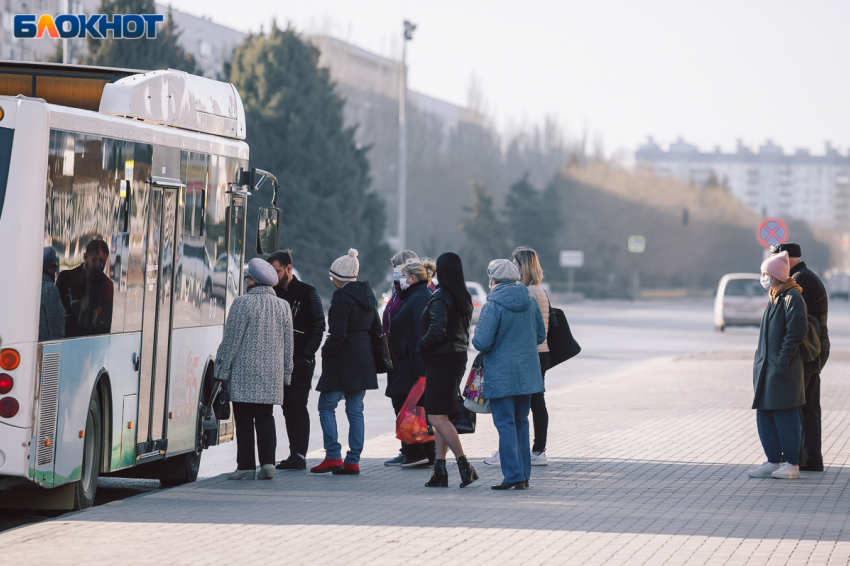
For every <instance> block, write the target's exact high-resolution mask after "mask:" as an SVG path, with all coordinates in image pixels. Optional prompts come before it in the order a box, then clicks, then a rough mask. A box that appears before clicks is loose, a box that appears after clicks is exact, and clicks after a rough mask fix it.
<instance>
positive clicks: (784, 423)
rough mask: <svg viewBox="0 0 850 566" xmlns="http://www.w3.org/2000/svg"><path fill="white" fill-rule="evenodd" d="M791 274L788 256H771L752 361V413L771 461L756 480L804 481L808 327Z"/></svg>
mask: <svg viewBox="0 0 850 566" xmlns="http://www.w3.org/2000/svg"><path fill="white" fill-rule="evenodd" d="M790 270H791V265H790V262H789V260H788V253H787V252H782V253H780V254H777V255H775V256H771V257H769V258H767V259H766V260H765V261H764V263H762V266H761V271H762V278H761V280H762V285H763V286H764V287H765V289H768V290H769V292H770V302H769V304H768V306H767V308H766V309H765V311H764V316H763V317H762V321H761V329H760V330H759V343H758V349H757V350H756V355H755V361H754V363H753V389H754V390H755V397H754V399H753V409H756V419H757V421H758V431H759V439H760V440H761V444H762V447H763V448H764V452H765V455H767V461H766V462H765V463H764V464H762V465H761V466H760V467H758V468H756V469H753V470H750V471H749V476H750V477H754V478H767V477H774V478H777V479H797V478H799V477H800V468H799V459H800V441H801V433H802V426H801V423H800V411H799V408H800V407H801V406H802V405H804V404H805V402H806V396H805V392H804V391H805V389H804V386H803V356H802V354H801V352H800V345H801V344H802V343H803V339H804V338H805V337H806V332H807V331H808V327H809V325H808V318H807V314H806V303H805V302H804V301H803V296H802V294H801V291H802V289H801V288H800V286H799V285H797V283H796V282H795V281H794V279H792V278H791V277H790ZM783 457H784V463H783Z"/></svg>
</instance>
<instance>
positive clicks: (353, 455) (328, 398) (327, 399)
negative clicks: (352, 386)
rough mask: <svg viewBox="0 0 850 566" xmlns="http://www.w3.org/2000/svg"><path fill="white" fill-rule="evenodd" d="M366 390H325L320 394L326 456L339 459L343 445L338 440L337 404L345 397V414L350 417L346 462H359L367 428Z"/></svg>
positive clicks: (320, 420) (330, 458)
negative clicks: (364, 402)
mask: <svg viewBox="0 0 850 566" xmlns="http://www.w3.org/2000/svg"><path fill="white" fill-rule="evenodd" d="M365 396H366V392H365V391H349V392H348V393H346V392H344V391H323V392H322V393H321V394H320V395H319V423H320V424H321V425H322V435H323V436H324V440H325V452H326V454H325V458H327V459H329V460H339V459H340V458H341V457H342V452H341V451H342V446H340V444H339V442H338V441H337V436H338V434H337V429H336V414H335V413H334V411H335V410H336V406H337V405H338V404H339V402H340V401H341V400H342V398H343V397H345V415H346V416H347V417H348V453H347V454H346V455H345V463H346V464H358V463H359V462H360V453H361V452H362V451H363V439H364V438H365V437H366V429H365V427H364V424H363V397H365Z"/></svg>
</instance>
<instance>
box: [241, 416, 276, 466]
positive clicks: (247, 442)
mask: <svg viewBox="0 0 850 566" xmlns="http://www.w3.org/2000/svg"><path fill="white" fill-rule="evenodd" d="M273 408H274V405H271V404H268V405H267V404H265V403H239V402H237V401H234V402H233V424H234V426H235V427H236V468H237V469H239V470H253V469H255V468H256V467H257V461H256V460H255V459H254V429H256V430H257V452H259V454H260V465H261V466H265V465H266V464H274V451H275V448H277V433H276V432H275V427H274V413H272V409H273Z"/></svg>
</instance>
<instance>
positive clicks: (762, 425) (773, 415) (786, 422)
mask: <svg viewBox="0 0 850 566" xmlns="http://www.w3.org/2000/svg"><path fill="white" fill-rule="evenodd" d="M756 422H758V427H759V439H761V445H762V447H764V454H765V456H767V461H768V462H773V463H774V464H778V463H779V462H781V461H782V457H783V456H785V461H786V462H788V463H789V464H793V465H795V466H797V465H799V463H800V442H801V436H802V430H803V427H802V424H801V423H800V409H799V408H796V407H795V408H793V409H784V410H782V411H762V410H758V411H756Z"/></svg>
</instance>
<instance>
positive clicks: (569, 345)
mask: <svg viewBox="0 0 850 566" xmlns="http://www.w3.org/2000/svg"><path fill="white" fill-rule="evenodd" d="M546 300H547V301H549V295H548V294H547V295H546ZM546 340H547V342H548V344H549V367H550V368H553V367H555V366H556V365H558V364H560V363H562V362H565V361H567V360H569V359H570V358H574V357H576V356H577V355H578V354H579V352H581V346H579V345H578V342H576V339H575V338H573V333H572V331H570V324H569V323H568V322H567V315H565V314H564V311H562V310H561V309H558V308H555V307H553V306H552V301H549V333H548V335H547V336H546Z"/></svg>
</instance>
